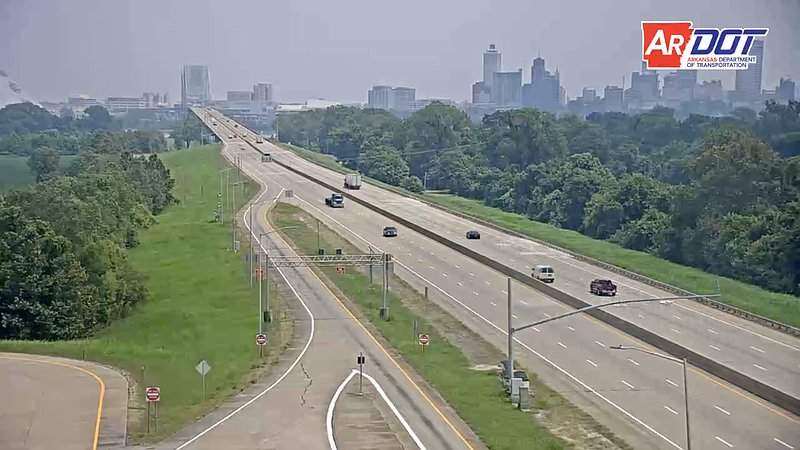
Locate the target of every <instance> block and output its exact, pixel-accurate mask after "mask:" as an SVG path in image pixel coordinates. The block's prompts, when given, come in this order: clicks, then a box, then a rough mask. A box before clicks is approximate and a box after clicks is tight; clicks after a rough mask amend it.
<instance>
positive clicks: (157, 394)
mask: <svg viewBox="0 0 800 450" xmlns="http://www.w3.org/2000/svg"><path fill="white" fill-rule="evenodd" d="M144 396H145V397H146V398H147V401H148V402H157V401H159V400H160V399H161V389H159V388H157V387H149V388H147V391H145V394H144Z"/></svg>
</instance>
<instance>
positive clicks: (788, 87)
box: [775, 78, 796, 102]
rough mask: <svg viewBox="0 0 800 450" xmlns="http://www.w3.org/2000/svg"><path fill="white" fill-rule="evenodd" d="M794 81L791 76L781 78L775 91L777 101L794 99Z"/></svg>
mask: <svg viewBox="0 0 800 450" xmlns="http://www.w3.org/2000/svg"><path fill="white" fill-rule="evenodd" d="M795 89H796V87H795V82H794V81H792V79H791V78H781V81H780V83H779V84H778V87H777V88H776V89H775V90H776V91H777V100H778V101H779V102H788V101H790V100H794V99H795V98H796V97H795Z"/></svg>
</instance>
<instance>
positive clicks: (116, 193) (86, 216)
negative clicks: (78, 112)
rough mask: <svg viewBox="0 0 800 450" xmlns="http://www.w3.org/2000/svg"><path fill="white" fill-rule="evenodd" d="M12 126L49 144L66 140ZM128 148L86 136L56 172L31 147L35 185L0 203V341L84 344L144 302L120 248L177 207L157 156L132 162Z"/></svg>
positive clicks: (46, 155)
mask: <svg viewBox="0 0 800 450" xmlns="http://www.w3.org/2000/svg"><path fill="white" fill-rule="evenodd" d="M0 116H2V112H1V111H0ZM17 123H26V126H27V127H29V128H30V129H29V130H28V129H26V130H27V132H29V133H42V132H47V133H53V134H54V138H56V139H61V138H64V139H66V138H65V137H64V136H59V134H60V133H64V134H67V135H69V134H70V133H73V132H74V131H46V130H50V129H49V128H43V127H38V128H37V127H36V126H33V125H31V123H32V122H30V121H27V120H21V121H17ZM16 132H17V131H14V132H13V133H16ZM129 143H130V139H129V136H128V135H126V134H125V133H122V132H113V131H103V132H99V133H96V134H93V135H92V137H91V139H89V140H88V141H85V142H81V143H80V147H79V151H78V156H77V157H76V158H75V159H74V160H73V161H72V162H71V164H70V165H69V167H68V168H67V169H66V170H65V171H63V172H62V171H59V170H58V167H59V158H60V156H61V152H59V150H56V149H53V148H47V147H39V148H36V149H34V150H33V151H32V152H31V153H30V157H29V161H28V164H29V166H30V167H31V169H32V170H33V171H34V173H35V174H36V179H37V181H36V182H34V183H33V184H32V185H31V186H30V187H29V188H28V189H26V190H24V191H10V192H8V193H5V194H3V195H2V196H0V339H74V338H80V337H85V336H87V335H89V334H90V333H91V332H92V331H94V330H96V329H97V328H99V327H102V326H104V325H106V324H108V323H109V322H110V321H112V320H114V319H117V318H120V317H123V316H125V315H126V314H127V313H128V312H129V311H130V310H131V308H133V307H134V306H135V305H136V304H137V303H138V302H140V301H142V300H144V299H146V298H147V284H146V281H145V280H144V279H143V277H142V276H141V275H140V274H139V273H138V272H136V271H135V270H134V269H133V268H132V267H131V265H130V263H129V261H128V258H127V249H129V248H132V247H135V246H136V245H137V243H138V233H139V232H140V231H141V230H142V229H144V228H146V227H148V226H150V225H151V224H153V223H154V221H155V215H156V214H158V213H159V212H161V211H163V210H164V208H166V207H167V206H168V205H170V204H172V203H174V202H175V201H176V200H175V198H174V197H173V192H172V191H173V187H174V181H173V180H172V178H171V177H170V173H169V170H168V169H167V168H166V167H164V165H163V164H162V162H161V160H160V159H159V158H158V156H157V155H155V154H150V155H147V156H144V155H143V156H137V155H135V154H134V153H133V152H132V150H131V147H130V145H129Z"/></svg>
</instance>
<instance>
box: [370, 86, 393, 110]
mask: <svg viewBox="0 0 800 450" xmlns="http://www.w3.org/2000/svg"><path fill="white" fill-rule="evenodd" d="M367 105H368V107H369V108H374V109H385V110H389V109H391V107H392V87H391V86H372V89H370V91H369V94H368V96H367Z"/></svg>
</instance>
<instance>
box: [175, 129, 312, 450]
mask: <svg viewBox="0 0 800 450" xmlns="http://www.w3.org/2000/svg"><path fill="white" fill-rule="evenodd" d="M226 148H227V144H226V145H225V147H224V148H223V150H224V149H226ZM223 153H225V152H224V151H223ZM245 173H247V171H245ZM248 175H250V176H252V177H253V178H255V179H256V180H257V181H261V182H262V183H263V180H261V179H259V178H258V177H256V176H254V175H253V174H248ZM262 185H263V186H265V189H264V192H263V193H262V194H261V195H259V196H258V197H257V198H256V200H258V199H260V198H261V197H263V196H264V194H266V193H267V188H266V187H267V186H266V184H262ZM282 193H283V189H281V192H280V193H278V197H276V198H279V197H280V195H281V194H282ZM253 203H255V202H251V206H250V207H248V208H247V210H245V216H247V214H246V212H247V211H249V210H250V208H252V205H253ZM244 223H245V225H246V226H247V229H248V230H250V233H251V234H255V233H254V232H253V230H252V229H251V228H250V224H248V223H247V220H245V221H244ZM258 245H259V247H261V249H262V250H264V251H265V252H266V249H265V248H264V246H263V245H261V243H260V242H259V244H258ZM276 269H278V273H279V274H281V277H283V280H284V281H286V284H287V285H289V288H290V289H291V290H292V293H294V295H295V297H297V299H298V300H300V303H301V304H302V305H303V308H305V310H306V312H307V313H308V315H309V317H310V318H311V332H310V333H309V335H308V342H306V345H305V347H303V351H301V352H300V354H299V355H298V356H297V359H295V360H294V362H293V363H292V365H291V366H289V368H288V369H286V372H284V373H283V375H281V376H280V377H279V378H278V379H277V380H275V382H274V383H272V384H271V385H269V386H268V387H267V388H266V389H264V390H263V391H261V392H260V393H259V394H258V395H256V396H255V397H253V398H251V399H250V400H249V401H248V402H247V403H245V404H244V405H242V406H240V407H238V408H236V409H235V410H233V412H231V413H230V414H228V415H227V416H225V417H223V418H222V419H220V420H219V421H218V422H216V423H214V424H213V425H211V426H210V427H208V428H206V429H205V430H203V431H201V432H200V433H198V434H197V435H196V436H195V437H193V438H191V439H189V440H188V441H186V442H184V443H183V444H181V445H180V446H178V447H177V448H176V449H175V450H181V449H183V448H184V447H186V446H188V445H189V444H191V443H192V442H194V441H196V440H198V439H200V438H201V437H203V436H204V435H205V434H206V433H208V432H209V431H211V430H213V429H214V428H216V427H218V426H220V425H222V424H223V423H224V422H225V421H226V420H228V419H230V418H231V417H233V416H235V415H236V414H238V413H239V411H241V410H243V409H244V408H246V407H248V406H249V405H250V404H251V403H253V402H255V401H256V400H258V399H259V398H261V397H263V396H264V394H266V393H267V392H269V391H271V390H272V388H274V387H275V386H277V385H278V383H280V382H281V381H283V379H284V378H286V376H287V375H289V372H291V371H292V370H294V368H295V366H297V363H299V362H300V359H301V358H303V356H304V355H305V354H306V351H307V350H308V347H309V346H310V345H311V341H312V340H313V339H314V321H315V319H314V315H313V314H311V310H310V309H308V305H306V303H305V302H304V301H303V299H302V298H301V297H300V294H298V293H297V291H296V290H295V289H294V286H292V284H291V283H289V280H288V279H287V278H286V275H284V273H283V271H282V270H281V269H280V268H277V267H276Z"/></svg>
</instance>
